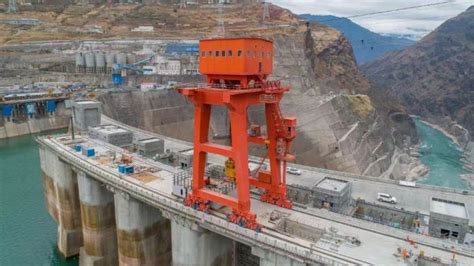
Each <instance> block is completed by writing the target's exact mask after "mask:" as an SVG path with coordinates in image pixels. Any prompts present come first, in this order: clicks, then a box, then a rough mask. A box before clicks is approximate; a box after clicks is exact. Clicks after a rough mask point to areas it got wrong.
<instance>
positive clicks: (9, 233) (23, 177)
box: [0, 136, 79, 266]
mask: <svg viewBox="0 0 474 266" xmlns="http://www.w3.org/2000/svg"><path fill="white" fill-rule="evenodd" d="M56 228H57V227H56V223H55V222H54V221H53V219H52V218H51V217H50V216H49V214H48V212H47V211H46V208H45V204H44V199H43V185H42V179H41V172H40V166H39V153H38V145H37V144H36V142H35V141H34V138H33V137H32V136H23V137H18V138H13V139H9V140H0V265H5V266H7V265H20V266H23V265H25V266H26V265H68V266H72V265H79V259H77V258H72V259H69V260H65V259H64V258H62V257H61V255H60V254H59V253H58V251H57V249H56V238H57V236H56V235H57V230H56Z"/></svg>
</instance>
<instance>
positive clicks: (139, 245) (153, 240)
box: [115, 193, 171, 265]
mask: <svg viewBox="0 0 474 266" xmlns="http://www.w3.org/2000/svg"><path fill="white" fill-rule="evenodd" d="M115 220H116V223H117V245H118V254H119V265H170V263H171V228H170V227H171V226H170V221H169V220H167V219H165V218H163V217H162V215H161V213H160V211H159V210H158V209H155V208H153V207H150V206H148V205H146V204H144V203H141V202H138V201H137V200H135V199H133V198H129V197H127V196H124V195H122V194H119V193H116V194H115Z"/></svg>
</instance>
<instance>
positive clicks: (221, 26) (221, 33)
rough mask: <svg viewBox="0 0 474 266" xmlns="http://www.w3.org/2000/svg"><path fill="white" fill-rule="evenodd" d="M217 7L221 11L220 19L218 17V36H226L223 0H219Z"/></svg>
mask: <svg viewBox="0 0 474 266" xmlns="http://www.w3.org/2000/svg"><path fill="white" fill-rule="evenodd" d="M217 7H218V9H217V10H218V12H219V15H218V19H217V33H216V35H217V37H224V36H225V26H224V15H223V12H222V11H223V4H222V3H221V2H219V4H217Z"/></svg>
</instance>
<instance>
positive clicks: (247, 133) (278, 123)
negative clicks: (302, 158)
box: [179, 38, 296, 231]
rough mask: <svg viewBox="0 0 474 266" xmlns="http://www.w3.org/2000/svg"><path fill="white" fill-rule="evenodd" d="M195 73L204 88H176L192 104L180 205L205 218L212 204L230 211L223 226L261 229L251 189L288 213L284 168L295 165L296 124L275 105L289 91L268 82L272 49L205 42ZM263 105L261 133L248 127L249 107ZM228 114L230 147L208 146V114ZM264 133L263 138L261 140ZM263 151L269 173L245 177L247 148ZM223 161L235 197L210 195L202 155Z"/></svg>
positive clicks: (241, 42)
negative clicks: (189, 158) (186, 179)
mask: <svg viewBox="0 0 474 266" xmlns="http://www.w3.org/2000/svg"><path fill="white" fill-rule="evenodd" d="M199 55H200V63H199V70H200V72H201V73H202V74H204V75H206V76H207V85H205V86H200V87H194V88H181V89H179V92H180V93H181V94H183V95H184V96H186V97H188V99H190V101H191V102H192V103H193V104H194V151H193V173H192V189H191V191H190V192H189V193H188V194H187V196H186V197H185V201H184V203H185V205H186V206H189V207H193V208H194V209H196V210H199V211H204V212H209V211H210V205H211V203H215V204H217V205H219V206H225V207H228V208H230V209H231V210H232V213H230V214H227V220H228V221H230V222H232V223H235V224H238V225H240V226H242V227H246V228H249V229H252V230H256V231H261V230H262V225H261V224H259V223H258V222H257V216H256V215H255V214H254V213H252V211H251V208H250V188H251V187H255V188H258V189H259V191H260V193H261V194H260V195H261V196H260V200H261V201H262V202H266V203H270V204H274V205H277V206H280V207H284V208H291V207H292V203H291V201H290V200H288V199H287V191H286V163H287V161H292V160H294V158H295V156H294V155H292V154H290V148H291V142H292V141H293V140H294V138H295V137H296V118H294V117H285V116H283V115H282V114H281V111H280V101H281V99H282V98H283V95H284V93H286V92H287V91H289V87H285V86H282V85H281V84H280V82H279V81H268V80H267V77H268V76H269V75H270V74H271V73H272V68H273V43H272V42H271V41H269V40H264V39H260V38H224V39H208V40H201V41H200V42H199ZM255 105H263V106H264V109H265V122H266V132H264V130H262V128H261V126H260V125H255V124H252V125H251V126H250V127H248V125H247V121H248V117H247V110H248V108H249V107H250V106H255ZM213 106H224V107H226V108H227V110H228V113H229V118H230V136H231V137H230V142H231V145H222V144H218V143H213V142H211V141H210V140H209V126H210V118H211V109H212V107H213ZM263 133H265V134H263ZM249 143H253V144H257V145H262V146H264V147H265V148H266V149H267V154H268V155H267V156H268V161H269V167H268V168H269V169H268V168H267V169H260V168H259V169H258V170H257V171H258V172H257V173H256V174H254V175H251V174H250V173H249V161H248V159H249V158H248V145H249ZM208 153H210V154H217V155H220V156H224V157H227V158H228V161H227V162H226V172H227V173H231V176H229V177H230V178H229V180H231V182H232V183H233V184H235V188H236V193H235V194H236V197H233V196H230V195H227V194H223V193H219V192H216V191H213V190H212V189H210V187H209V182H208V178H206V176H205V172H206V171H205V167H206V159H207V154H208Z"/></svg>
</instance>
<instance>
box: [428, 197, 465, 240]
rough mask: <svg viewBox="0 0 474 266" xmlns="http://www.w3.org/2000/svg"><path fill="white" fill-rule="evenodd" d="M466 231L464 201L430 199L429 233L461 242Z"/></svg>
mask: <svg viewBox="0 0 474 266" xmlns="http://www.w3.org/2000/svg"><path fill="white" fill-rule="evenodd" d="M468 232H469V215H468V212H467V208H466V205H465V204H464V203H461V202H455V201H451V200H445V199H439V198H432V199H431V205H430V222H429V233H430V235H432V236H435V237H440V238H451V239H456V240H458V241H460V242H462V241H464V237H465V236H466V233H468Z"/></svg>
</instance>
